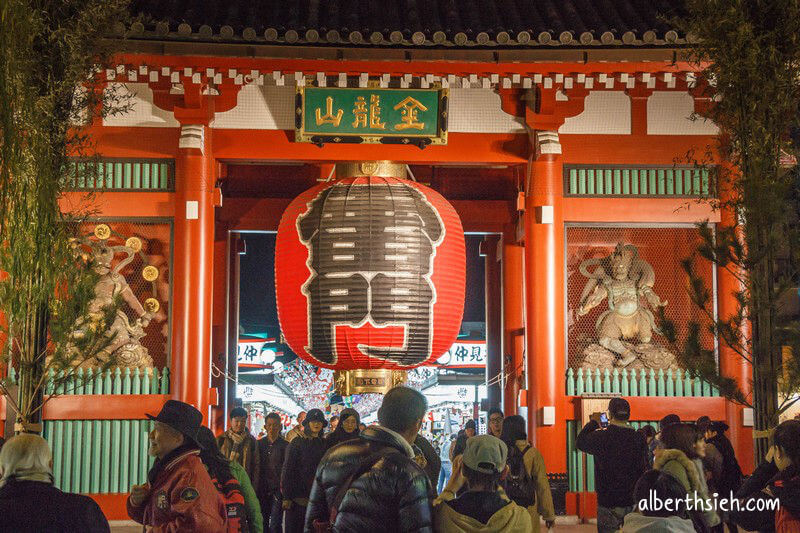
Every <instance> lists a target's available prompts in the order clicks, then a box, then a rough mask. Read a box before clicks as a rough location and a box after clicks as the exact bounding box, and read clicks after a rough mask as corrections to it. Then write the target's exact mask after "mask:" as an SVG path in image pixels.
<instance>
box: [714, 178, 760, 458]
mask: <svg viewBox="0 0 800 533" xmlns="http://www.w3.org/2000/svg"><path fill="white" fill-rule="evenodd" d="M730 171H731V170H730V169H729V172H730ZM728 187H729V185H728V184H726V183H721V184H720V187H719V195H720V201H721V202H722V204H723V205H722V208H721V209H720V226H721V227H726V226H727V227H731V226H733V224H734V222H735V218H734V217H735V214H734V213H733V212H732V210H731V209H730V208H728V207H727V206H725V205H724V204H725V202H726V201H728V199H729V192H730V191H729V189H728ZM742 288H743V287H742V284H741V282H740V281H739V280H738V279H736V277H735V276H734V275H733V274H732V273H731V272H729V271H728V269H726V268H717V308H718V313H719V318H720V319H722V320H725V319H727V318H729V317H731V316H732V315H734V314H736V312H737V310H738V308H739V305H738V302H737V300H736V297H735V296H734V294H735V293H736V292H739V291H741V290H742ZM748 335H749V332H746V333H745V337H747V336H748ZM719 371H720V374H722V375H723V376H727V377H731V378H733V379H735V380H736V384H737V385H738V386H739V389H740V390H741V391H742V392H744V394H745V395H747V396H750V397H751V398H752V395H751V393H752V387H751V382H752V379H753V369H752V367H751V366H750V364H749V363H747V361H745V360H744V359H742V357H741V356H740V355H739V354H737V353H736V351H734V350H732V349H731V348H730V347H728V345H727V344H725V342H722V341H720V343H719ZM742 411H743V407H742V406H740V405H738V404H735V403H733V402H730V401H729V402H725V418H726V421H725V422H726V423H727V424H728V425H729V426H730V430H729V433H728V437H729V438H730V440H731V444H732V445H733V449H734V450H735V451H736V458H737V459H738V461H739V465H740V466H741V467H742V470H743V471H744V472H745V473H751V472H752V471H753V468H754V464H753V463H754V454H753V428H752V427H744V425H743V424H742V422H743V414H742Z"/></svg>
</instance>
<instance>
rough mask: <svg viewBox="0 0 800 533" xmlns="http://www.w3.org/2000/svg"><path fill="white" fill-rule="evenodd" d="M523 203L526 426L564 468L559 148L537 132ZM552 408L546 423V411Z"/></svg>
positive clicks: (549, 461) (551, 136)
mask: <svg viewBox="0 0 800 533" xmlns="http://www.w3.org/2000/svg"><path fill="white" fill-rule="evenodd" d="M537 138H538V139H539V140H538V141H537V144H538V145H539V146H538V148H537V157H536V159H535V160H532V161H531V163H530V169H531V172H530V176H529V184H528V187H527V191H526V201H525V322H526V345H527V358H528V361H527V364H528V369H527V370H528V372H527V381H528V383H527V389H528V427H529V428H530V433H531V436H532V438H533V439H534V444H535V445H536V447H537V448H538V449H539V450H540V451H541V452H542V454H543V455H544V458H545V464H546V465H547V470H548V471H549V472H566V469H567V461H566V440H567V435H566V422H565V415H566V413H565V410H564V400H563V399H564V397H565V393H566V391H565V383H564V381H565V377H564V376H565V374H564V222H563V209H562V192H563V182H562V161H561V155H560V154H561V147H560V145H559V144H558V137H557V134H555V133H554V132H537ZM545 408H547V409H548V410H549V409H550V408H554V410H555V417H554V418H555V419H554V423H553V424H548V425H544V417H543V414H544V409H545Z"/></svg>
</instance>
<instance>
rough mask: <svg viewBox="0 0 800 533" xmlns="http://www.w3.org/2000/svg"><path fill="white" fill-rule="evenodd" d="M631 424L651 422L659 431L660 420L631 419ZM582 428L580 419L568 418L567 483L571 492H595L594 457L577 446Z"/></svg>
mask: <svg viewBox="0 0 800 533" xmlns="http://www.w3.org/2000/svg"><path fill="white" fill-rule="evenodd" d="M630 424H631V426H633V428H634V429H639V428H640V427H642V426H644V425H647V424H650V425H651V426H653V427H654V428H656V431H658V421H651V420H648V421H631V423H630ZM580 430H581V425H580V421H578V420H567V484H568V486H569V491H570V492H593V491H594V457H593V456H591V455H589V454H585V453H583V452H581V451H579V450H578V448H577V447H576V446H575V441H576V440H577V438H578V432H579V431H580ZM584 474H585V475H584Z"/></svg>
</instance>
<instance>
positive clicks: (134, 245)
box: [125, 237, 142, 252]
mask: <svg viewBox="0 0 800 533" xmlns="http://www.w3.org/2000/svg"><path fill="white" fill-rule="evenodd" d="M125 246H127V247H128V248H130V249H131V250H133V251H134V252H138V251H139V250H141V249H142V239H140V238H139V237H129V238H128V240H127V241H125Z"/></svg>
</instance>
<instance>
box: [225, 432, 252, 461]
mask: <svg viewBox="0 0 800 533" xmlns="http://www.w3.org/2000/svg"><path fill="white" fill-rule="evenodd" d="M225 436H226V437H227V438H229V439H231V442H232V443H233V446H231V449H230V451H229V452H228V460H229V461H236V462H237V463H239V464H242V461H241V460H240V459H241V458H242V445H243V444H244V439H245V437H246V436H247V432H245V431H243V432H241V433H236V432H235V431H233V430H232V429H231V428H228V429H227V430H226V431H225Z"/></svg>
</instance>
